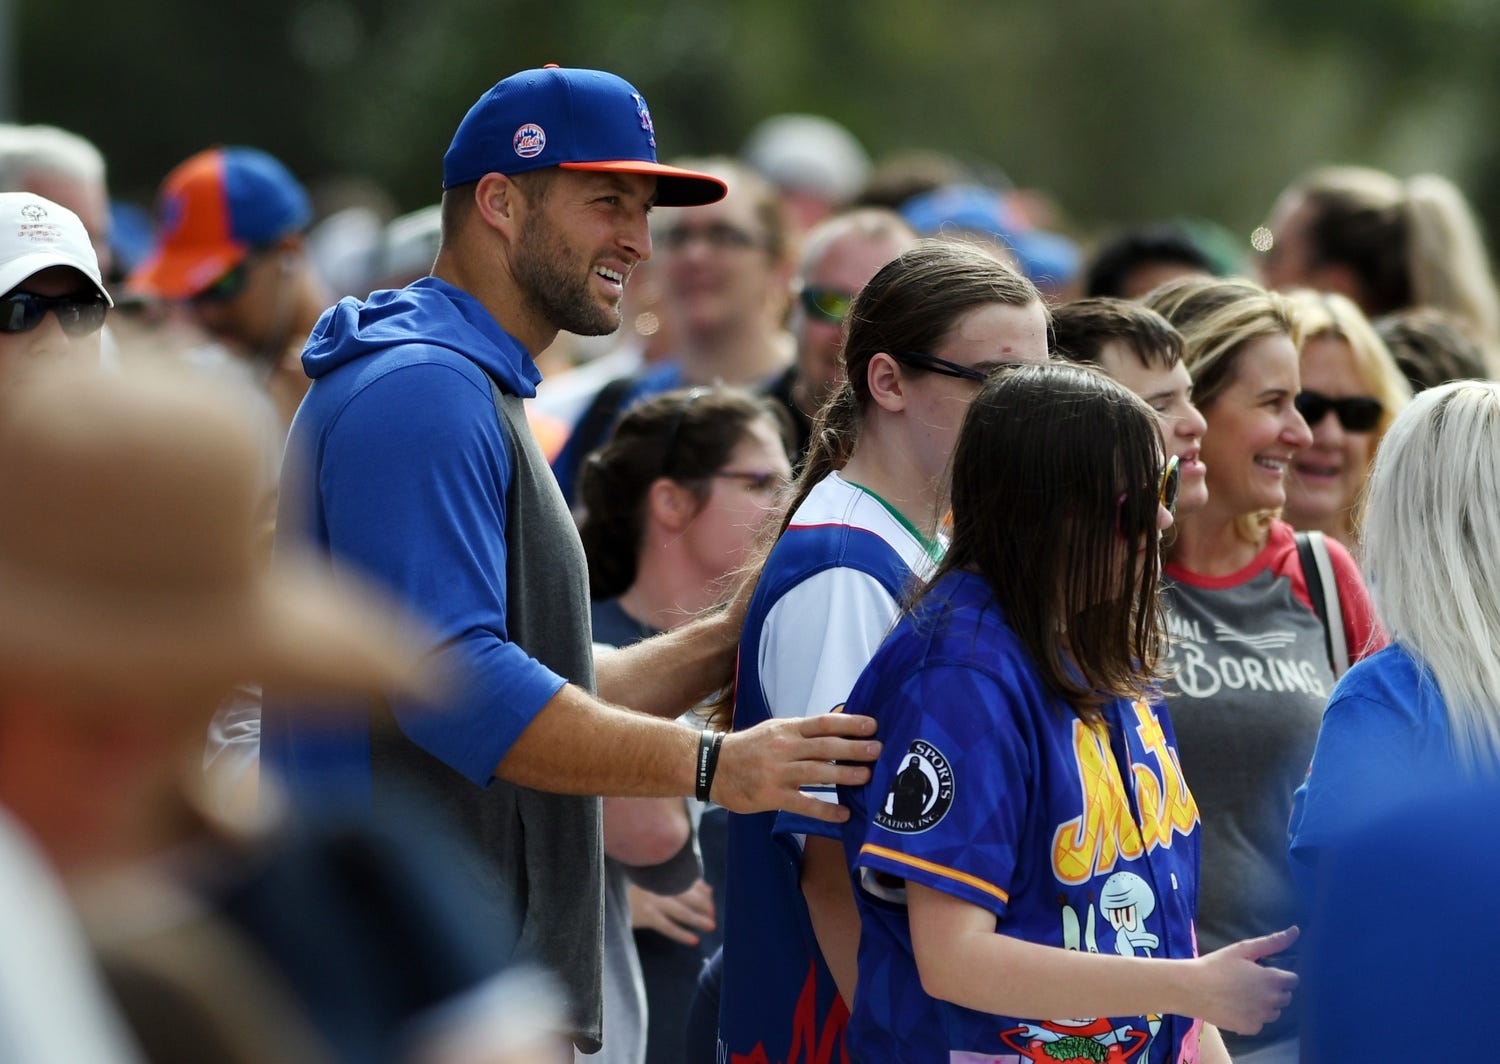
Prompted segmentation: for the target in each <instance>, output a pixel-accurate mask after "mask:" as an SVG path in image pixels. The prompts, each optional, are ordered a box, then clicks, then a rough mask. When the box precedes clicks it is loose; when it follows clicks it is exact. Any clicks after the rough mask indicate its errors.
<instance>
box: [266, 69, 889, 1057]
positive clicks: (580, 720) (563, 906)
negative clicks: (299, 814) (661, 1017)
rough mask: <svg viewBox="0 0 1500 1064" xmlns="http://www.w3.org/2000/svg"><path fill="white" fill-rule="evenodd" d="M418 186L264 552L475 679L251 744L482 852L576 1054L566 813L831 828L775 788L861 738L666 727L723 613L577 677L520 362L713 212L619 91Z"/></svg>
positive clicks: (519, 104)
mask: <svg viewBox="0 0 1500 1064" xmlns="http://www.w3.org/2000/svg"><path fill="white" fill-rule="evenodd" d="M443 184H444V186H445V190H444V193H443V203H442V245H441V249H440V250H439V252H438V256H437V261H436V263H435V264H434V266H433V272H432V275H431V276H430V277H426V278H423V279H421V280H419V281H416V282H414V283H412V284H410V285H408V286H407V287H406V288H404V289H401V290H399V291H382V292H376V293H374V294H372V295H371V297H370V298H369V299H368V300H365V301H360V300H355V299H347V298H346V299H344V300H342V301H340V303H339V304H338V305H337V306H335V307H334V308H332V309H331V310H329V311H328V312H327V313H326V314H325V315H324V316H323V318H322V319H321V320H320V321H319V323H318V326H317V328H316V329H315V330H314V332H313V336H312V338H311V340H310V341H309V344H308V347H307V350H306V351H305V352H304V355H303V365H304V366H305V367H306V369H307V371H308V374H309V376H311V377H312V378H313V384H312V388H311V390H310V391H309V392H308V396H307V399H306V400H305V401H304V403H303V405H302V408H301V410H300V411H299V413H298V416H297V420H296V422H295V423H294V425H293V430H292V436H291V440H290V443H289V445H288V447H289V452H290V453H292V454H295V455H298V456H302V457H304V458H305V460H306V462H307V463H308V466H307V468H306V469H305V470H297V469H295V468H289V470H288V472H287V473H286V475H285V476H284V479H283V491H282V493H281V500H282V510H281V514H280V517H279V519H278V522H277V537H278V543H280V542H281V541H283V540H284V539H289V540H291V541H293V542H295V541H297V540H298V539H299V538H301V537H303V536H306V537H307V538H308V539H310V540H311V542H312V543H313V544H315V545H316V546H317V547H319V548H321V549H323V550H325V551H327V552H328V553H329V554H330V555H331V556H332V557H333V559H335V560H337V561H339V562H342V563H344V564H347V565H349V566H351V567H353V568H355V569H357V570H360V571H362V572H364V573H366V574H368V575H370V576H371V577H373V578H374V579H375V580H376V581H377V582H378V583H380V584H381V585H383V586H384V587H385V588H387V589H388V590H389V591H390V592H392V593H393V594H394V595H396V596H397V598H398V599H399V600H400V601H402V602H403V603H405V604H407V605H408V606H410V607H411V608H413V609H415V610H417V611H418V612H419V613H421V614H422V615H423V616H424V617H426V618H428V619H429V620H430V621H431V622H432V624H433V625H434V628H435V635H434V638H433V640H432V642H431V643H430V644H429V646H428V647H427V649H428V651H429V652H430V654H431V655H432V657H433V658H434V660H435V661H437V662H439V663H442V664H444V665H452V666H453V667H455V668H458V669H459V670H460V671H462V672H464V673H467V674H470V675H472V676H473V677H474V681H475V682H474V683H473V684H472V685H471V686H470V687H468V688H466V689H465V690H464V691H463V692H461V693H459V694H455V695H453V696H451V697H449V698H447V699H445V700H444V701H443V703H442V704H441V705H440V706H439V707H437V708H435V709H434V708H433V707H424V706H423V705H421V704H420V703H418V702H413V701H412V700H410V699H407V698H404V697H402V696H401V695H400V693H399V692H396V691H383V692H382V693H381V697H380V698H376V699H371V700H370V701H369V703H368V704H367V705H365V706H364V707H362V710H363V712H362V714H361V715H360V717H359V719H358V721H357V722H350V723H349V724H348V725H347V726H344V727H338V728H326V729H319V728H315V727H311V726H309V725H308V724H307V722H306V721H304V720H303V719H302V718H301V717H299V715H298V714H297V713H296V712H295V707H296V699H295V698H293V697H292V696H290V695H289V694H288V693H286V692H276V691H272V692H270V693H269V695H268V698H267V704H266V716H265V729H264V731H263V732H262V750H263V751H264V754H265V757H266V759H267V761H268V762H274V763H275V764H276V765H277V767H278V768H280V769H281V771H282V773H283V774H284V776H285V778H286V779H287V781H288V784H289V786H290V790H291V791H292V794H293V797H294V799H295V800H296V801H297V802H298V803H299V804H301V805H303V806H305V807H308V808H327V807H337V806H348V805H354V806H357V807H361V808H373V809H374V810H375V812H376V814H377V815H381V814H382V812H383V810H384V809H386V808H387V807H388V805H389V803H390V801H391V798H392V795H393V794H396V793H399V792H400V791H401V790H402V789H403V788H404V787H407V786H415V787H418V788H420V789H422V790H423V791H424V792H426V793H427V794H428V795H429V796H430V797H431V798H432V800H433V801H434V802H436V803H437V804H438V805H439V806H441V808H442V809H443V810H444V813H445V815H446V816H447V817H449V818H450V821H451V822H452V823H455V824H458V825H461V830H462V831H463V833H464V836H465V838H466V839H468V840H469V841H470V842H471V843H472V844H473V846H474V849H475V850H476V851H479V852H482V853H483V855H484V857H483V860H482V861H481V862H478V863H476V864H475V865H473V866H472V867H470V868H469V869H468V870H467V871H468V873H469V875H471V876H472V878H473V879H474V881H475V882H476V883H478V884H480V885H481V886H482V887H483V888H484V889H485V890H486V891H487V892H489V894H490V896H491V899H492V906H493V919H495V920H506V919H508V918H510V917H514V918H515V919H516V920H517V921H518V922H519V923H520V924H521V929H522V930H521V935H522V941H523V942H524V943H525V944H526V945H528V946H529V947H532V948H533V949H534V955H535V956H536V958H537V959H538V961H539V962H540V963H542V964H545V965H547V966H548V967H550V968H551V969H552V970H553V971H555V972H556V973H557V974H558V975H559V976H560V977H561V978H562V979H563V980H564V981H565V982H566V985H567V992H568V995H569V1006H570V1010H571V1011H570V1017H571V1021H570V1030H571V1032H572V1034H573V1037H574V1042H575V1045H576V1046H577V1047H578V1048H579V1049H581V1050H583V1051H585V1052H592V1051H594V1050H596V1049H597V1048H598V1047H599V1046H600V1044H601V1039H602V1037H603V1032H602V1031H601V989H600V987H601V967H602V959H603V948H602V918H603V905H602V880H603V868H602V849H601V837H600V806H599V799H598V798H597V797H591V796H595V795H601V794H604V795H610V796H620V797H669V796H686V795H689V794H697V795H698V796H700V797H703V798H712V799H714V800H715V801H717V802H719V803H720V804H722V805H724V806H726V807H727V808H730V809H736V810H740V811H744V812H751V811H759V810H768V809H775V808H782V807H790V808H796V809H799V810H801V811H802V812H804V813H808V814H811V815H814V816H819V815H820V816H821V817H822V818H823V819H840V818H842V817H843V816H846V815H847V814H846V813H844V811H843V810H840V809H837V808H835V807H831V806H824V805H823V804H822V803H820V802H818V801H817V800H816V799H813V798H809V797H806V796H804V795H802V794H801V793H800V792H799V790H798V788H799V787H800V786H801V785H803V784H806V783H810V782H815V781H816V782H822V783H832V782H839V781H848V782H858V781H861V780H863V779H865V778H866V777H867V775H868V771H869V770H868V769H867V768H864V767H861V766H859V765H854V764H843V765H840V764H834V763H833V762H839V761H843V762H860V761H868V760H869V759H870V758H872V757H874V756H876V754H877V753H878V748H879V744H878V743H876V742H873V741H870V740H868V739H863V738H845V736H850V737H852V736H867V735H868V734H870V728H871V726H872V723H871V722H870V721H868V720H860V719H858V718H842V717H840V718H837V719H832V718H822V719H817V720H805V721H804V720H797V721H773V722H769V723H768V724H767V725H766V726H764V727H762V728H758V729H755V730H753V731H751V732H747V733H744V734H735V735H725V733H722V732H707V731H706V732H704V733H703V735H702V736H701V737H700V736H696V735H694V734H693V733H692V732H691V731H689V730H688V729H685V728H682V727H680V726H679V725H677V724H676V723H675V722H674V721H673V719H672V718H675V717H676V716H678V715H679V714H680V713H682V712H683V711H684V710H686V709H687V708H689V707H690V706H692V705H694V704H695V703H697V702H698V701H699V700H700V699H702V698H703V697H704V696H705V695H707V694H708V693H709V692H711V691H713V690H716V689H718V688H719V687H721V686H723V685H724V684H725V683H726V682H727V680H728V678H729V676H730V674H731V670H732V668H733V662H734V650H735V645H736V640H737V638H738V635H739V629H740V624H741V613H740V612H739V610H720V611H715V612H713V613H711V614H709V615H707V616H705V617H704V618H702V619H701V620H697V621H694V622H691V623H689V624H686V625H683V626H682V627H680V628H678V629H676V630H675V631H673V632H669V633H666V634H663V635H661V636H658V637H656V638H654V639H648V640H644V641H642V642H640V643H637V644H636V645H635V646H633V647H629V648H626V649H622V650H619V651H615V652H612V653H610V654H607V655H601V656H600V657H599V659H598V661H597V670H596V661H595V657H594V654H593V643H592V638H591V624H590V617H589V598H588V576H587V568H586V564H585V559H584V555H583V548H582V546H581V544H580V542H579V539H578V533H577V529H576V526H575V525H574V522H573V519H572V516H571V514H570V513H569V511H568V508H567V506H566V504H565V503H564V501H563V499H562V495H561V493H560V491H559V490H558V485H557V482H556V481H555V480H554V479H553V476H552V474H551V472H550V470H549V469H548V468H547V465H546V462H545V460H544V458H543V456H542V454H541V452H540V449H539V448H538V446H537V442H536V439H535V438H534V437H533V435H532V433H531V430H530V428H529V427H528V425H527V422H526V417H525V413H524V410H523V407H522V401H523V400H524V399H525V398H527V397H529V396H531V395H532V394H534V392H535V387H536V383H537V381H538V380H539V378H540V374H539V373H538V371H537V369H536V366H535V363H534V362H533V355H534V354H535V353H537V352H539V351H541V350H542V349H544V348H545V347H546V346H547V345H548V344H549V343H551V342H552V340H553V338H554V337H555V336H556V335H557V332H558V330H559V329H562V328H566V329H568V330H570V331H572V332H575V333H578V334H581V335H590V334H593V335H599V334H604V333H608V332H611V331H613V330H614V329H616V328H618V327H619V324H620V300H621V296H622V295H623V292H624V289H625V285H626V283H627V281H628V280H629V277H630V273H631V270H632V269H633V268H634V266H635V264H636V263H637V262H640V261H642V260H644V259H645V258H647V257H648V256H649V255H650V254H651V234H650V232H649V230H648V227H647V212H648V211H649V210H650V209H651V208H652V207H653V205H654V206H655V207H658V208H661V207H669V206H670V207H680V206H686V205H691V204H699V205H702V204H707V203H712V202H715V201H716V200H718V199H719V198H720V197H721V196H723V195H724V189H725V186H724V183H723V181H721V180H719V179H717V178H714V177H711V176H708V175H704V174H700V173H697V172H694V171H690V170H683V169H681V168H676V167H668V166H663V165H661V164H659V163H658V162H657V161H656V138H655V133H654V129H653V127H652V124H651V116H650V112H649V111H648V110H647V107H646V103H645V101H644V99H643V98H642V97H641V95H640V93H638V92H636V91H635V89H634V88H633V87H632V86H631V85H630V84H629V83H627V82H625V81H624V80H623V79H621V78H619V77H616V76H615V75H613V74H608V73H605V72H603V71H594V70H579V69H564V68H559V67H546V68H540V69H535V70H526V71H522V72H520V73H517V74H514V75H512V76H510V77H508V78H505V79H504V80H502V81H500V82H499V83H498V84H496V85H495V86H494V87H493V88H491V89H489V90H488V91H486V92H485V93H484V95H483V96H481V97H480V99H479V100H478V101H477V102H476V103H475V104H474V106H473V107H472V108H471V109H470V110H469V112H468V114H467V115H466V116H465V117H464V118H463V120H462V121H461V122H460V123H459V126H458V129H457V131H456V132H455V134H454V137H453V140H452V142H451V144H450V146H449V149H448V152H447V154H446V156H445V157H444V162H443ZM744 225H745V223H744V222H743V221H741V222H730V221H728V220H725V219H720V220H719V221H716V222H713V221H709V220H707V219H705V220H704V222H703V224H702V225H700V226H699V227H698V228H697V229H696V230H695V231H694V232H693V237H692V239H693V240H694V241H697V240H703V241H706V242H707V243H709V244H712V245H714V248H715V250H729V248H728V247H723V246H721V245H723V242H724V241H725V239H726V236H725V234H726V233H730V231H731V230H732V233H733V235H730V236H728V237H727V239H728V240H729V242H730V244H731V245H734V247H736V248H737V249H738V250H739V251H749V250H750V249H749V248H746V247H741V246H739V245H738V243H737V242H738V241H740V240H741V239H748V240H750V241H751V243H752V244H754V243H756V237H755V235H754V234H752V233H749V232H747V231H746V230H745V229H744ZM741 609H742V607H741ZM596 678H597V683H596ZM596 691H597V692H598V693H597V696H596V694H595V692H596ZM621 705H625V706H628V707H630V709H633V710H638V711H640V712H627V711H625V710H623V709H621V708H620V707H621ZM662 718H666V719H662ZM512 892H513V893H514V895H515V896H514V898H512V897H511V893H512Z"/></svg>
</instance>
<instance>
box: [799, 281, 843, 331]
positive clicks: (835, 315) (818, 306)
mask: <svg viewBox="0 0 1500 1064" xmlns="http://www.w3.org/2000/svg"><path fill="white" fill-rule="evenodd" d="M797 299H798V300H799V301H800V302H801V303H802V308H803V309H804V310H806V311H807V312H808V313H809V314H811V315H812V316H813V317H814V318H816V319H817V320H818V321H821V322H825V323H827V324H829V325H842V324H843V323H844V318H845V316H846V315H847V314H848V313H849V308H850V307H851V306H853V305H854V293H852V292H841V291H839V290H838V289H837V288H818V287H815V286H813V285H807V286H805V287H804V288H803V289H802V291H800V292H798V293H797Z"/></svg>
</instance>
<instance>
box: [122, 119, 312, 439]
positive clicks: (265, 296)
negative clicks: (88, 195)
mask: <svg viewBox="0 0 1500 1064" xmlns="http://www.w3.org/2000/svg"><path fill="white" fill-rule="evenodd" d="M156 211H157V222H158V225H159V227H160V228H159V231H158V233H157V237H156V243H155V245H154V246H153V247H152V250H151V253H150V255H149V256H148V257H147V258H146V260H145V261H144V262H142V263H141V264H140V265H138V266H137V267H136V268H135V269H134V270H132V271H131V273H130V276H129V277H128V278H127V279H126V286H127V287H128V288H129V289H132V290H134V291H136V292H140V293H144V294H146V295H148V296H152V297H156V298H159V299H166V300H174V301H178V302H180V303H183V304H184V305H186V306H187V308H188V309H189V311H190V314H191V316H192V318H193V319H194V320H195V321H196V322H197V323H198V325H200V326H201V327H202V328H203V329H204V330H205V331H207V332H208V333H210V334H211V335H213V336H214V337H215V338H217V339H218V340H219V341H221V342H222V343H224V344H225V345H227V347H228V348H229V350H230V351H231V353H232V354H233V355H235V356H236V357H237V358H239V359H240V360H241V364H242V365H243V366H244V367H245V368H246V369H247V370H248V371H249V374H250V376H251V378H252V379H253V380H254V381H255V382H256V383H257V384H258V385H259V386H260V387H261V388H263V389H264V390H265V392H266V393H267V394H268V395H270V397H271V399H272V400H273V401H274V402H275V404H276V409H277V411H278V413H279V414H280V417H281V423H282V426H283V429H284V428H285V427H286V426H288V425H290V424H291V423H292V416H293V415H294V414H295V413H296V412H297V405H298V404H299V403H300V402H301V401H302V396H303V395H304V394H306V392H307V387H308V379H307V375H306V374H305V373H304V372H303V371H302V365H301V363H300V362H299V361H298V358H299V356H300V354H301V352H302V345H303V344H304V343H306V342H307V335H308V333H309V332H311V331H312V327H313V326H314V325H315V324H316V323H317V321H318V317H319V316H320V315H321V314H322V313H323V310H324V309H325V308H326V307H327V306H328V305H329V303H330V302H332V300H331V299H330V298H329V296H328V294H327V292H326V290H325V288H324V286H323V283H322V281H321V280H319V279H318V277H317V275H316V273H315V272H314V270H313V266H312V260H311V258H310V257H309V255H308V253H307V242H306V230H307V227H308V225H309V223H310V222H311V221H312V203H311V201H310V200H309V199H308V195H307V190H306V189H304V188H303V187H302V185H301V184H300V183H299V182H298V181H297V179H296V178H294V177H293V176H292V175H291V173H290V172H289V171H288V170H287V168H286V167H285V166H283V165H282V164H281V163H280V162H279V161H277V160H276V159H274V158H272V157H271V156H269V155H267V154H266V153H265V152H263V151H259V150H258V149H255V148H244V147H229V148H210V149H208V150H207V151H203V152H199V153H198V154H197V155H194V156H192V157H191V158H189V159H187V160H185V161H184V162H182V163H180V164H179V165H178V166H177V167H176V168H175V169H173V170H172V172H171V173H169V174H168V175H167V176H166V179H165V180H164V181H163V182H162V186H161V192H160V194H159V195H158V198H157V208H156Z"/></svg>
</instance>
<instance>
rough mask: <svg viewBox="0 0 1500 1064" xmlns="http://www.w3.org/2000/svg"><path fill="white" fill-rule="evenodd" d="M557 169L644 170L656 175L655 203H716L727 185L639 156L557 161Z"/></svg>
mask: <svg viewBox="0 0 1500 1064" xmlns="http://www.w3.org/2000/svg"><path fill="white" fill-rule="evenodd" d="M557 167H558V169H559V170H589V171H593V172H595V173H605V174H646V175H647V176H650V177H655V178H656V205H657V206H658V207H701V206H703V205H704V204H705V203H717V202H718V201H719V200H721V199H723V198H724V196H725V194H726V193H727V192H728V191H729V186H728V185H726V184H725V183H724V182H723V181H721V180H720V179H719V178H717V177H714V176H713V175H712V174H702V173H699V172H698V171H697V170H684V169H683V168H682V167H680V166H667V165H665V164H663V163H651V162H644V161H642V160H640V159H606V160H601V161H599V162H592V163H558V164H557Z"/></svg>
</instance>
